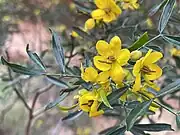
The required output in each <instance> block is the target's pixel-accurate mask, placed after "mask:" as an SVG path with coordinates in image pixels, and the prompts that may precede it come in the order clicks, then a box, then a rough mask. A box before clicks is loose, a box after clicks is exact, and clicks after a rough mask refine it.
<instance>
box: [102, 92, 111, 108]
mask: <svg viewBox="0 0 180 135" xmlns="http://www.w3.org/2000/svg"><path fill="white" fill-rule="evenodd" d="M99 92H100V93H99V94H100V97H101V99H102V101H103V103H104V104H105V105H106V106H107V107H109V108H111V109H113V108H112V106H111V105H110V104H109V101H108V99H107V96H106V93H105V91H104V89H100V91H99Z"/></svg>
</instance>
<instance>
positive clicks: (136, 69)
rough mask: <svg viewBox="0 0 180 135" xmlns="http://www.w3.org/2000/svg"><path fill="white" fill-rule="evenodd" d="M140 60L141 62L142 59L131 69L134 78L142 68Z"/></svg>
mask: <svg viewBox="0 0 180 135" xmlns="http://www.w3.org/2000/svg"><path fill="white" fill-rule="evenodd" d="M142 60H143V58H141V59H140V60H137V61H136V64H135V65H134V67H133V75H134V76H137V75H138V74H139V73H140V71H141V68H142V67H143V65H142Z"/></svg>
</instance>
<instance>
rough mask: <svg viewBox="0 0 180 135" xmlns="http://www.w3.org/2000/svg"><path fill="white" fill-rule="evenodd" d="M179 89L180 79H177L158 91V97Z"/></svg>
mask: <svg viewBox="0 0 180 135" xmlns="http://www.w3.org/2000/svg"><path fill="white" fill-rule="evenodd" d="M179 89H180V79H177V80H176V81H175V82H173V83H170V84H169V85H167V86H166V87H164V88H162V89H161V90H160V92H159V93H157V95H156V98H157V97H161V96H164V95H167V94H170V93H172V92H174V91H177V90H179Z"/></svg>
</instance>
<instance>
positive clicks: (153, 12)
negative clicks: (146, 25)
mask: <svg viewBox="0 0 180 135" xmlns="http://www.w3.org/2000/svg"><path fill="white" fill-rule="evenodd" d="M167 1H168V0H163V1H162V2H161V3H160V4H158V5H155V6H154V7H153V8H152V9H151V10H150V11H149V14H148V15H149V16H153V15H154V14H155V13H156V12H157V11H159V10H160V9H161V8H163V7H164V5H165V4H166V3H167Z"/></svg>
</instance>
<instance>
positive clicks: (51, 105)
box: [45, 92, 69, 110]
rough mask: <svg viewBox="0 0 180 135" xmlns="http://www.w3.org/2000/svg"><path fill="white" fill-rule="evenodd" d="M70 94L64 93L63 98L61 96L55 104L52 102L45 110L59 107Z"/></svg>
mask: <svg viewBox="0 0 180 135" xmlns="http://www.w3.org/2000/svg"><path fill="white" fill-rule="evenodd" d="M68 94H69V93H67V92H64V93H63V94H62V95H61V96H59V97H58V98H57V99H56V100H54V101H53V102H50V103H49V104H48V105H47V106H46V108H45V110H49V109H51V108H53V107H55V106H56V105H58V104H59V103H60V102H61V101H63V100H64V99H65V98H66V97H67V96H68Z"/></svg>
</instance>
